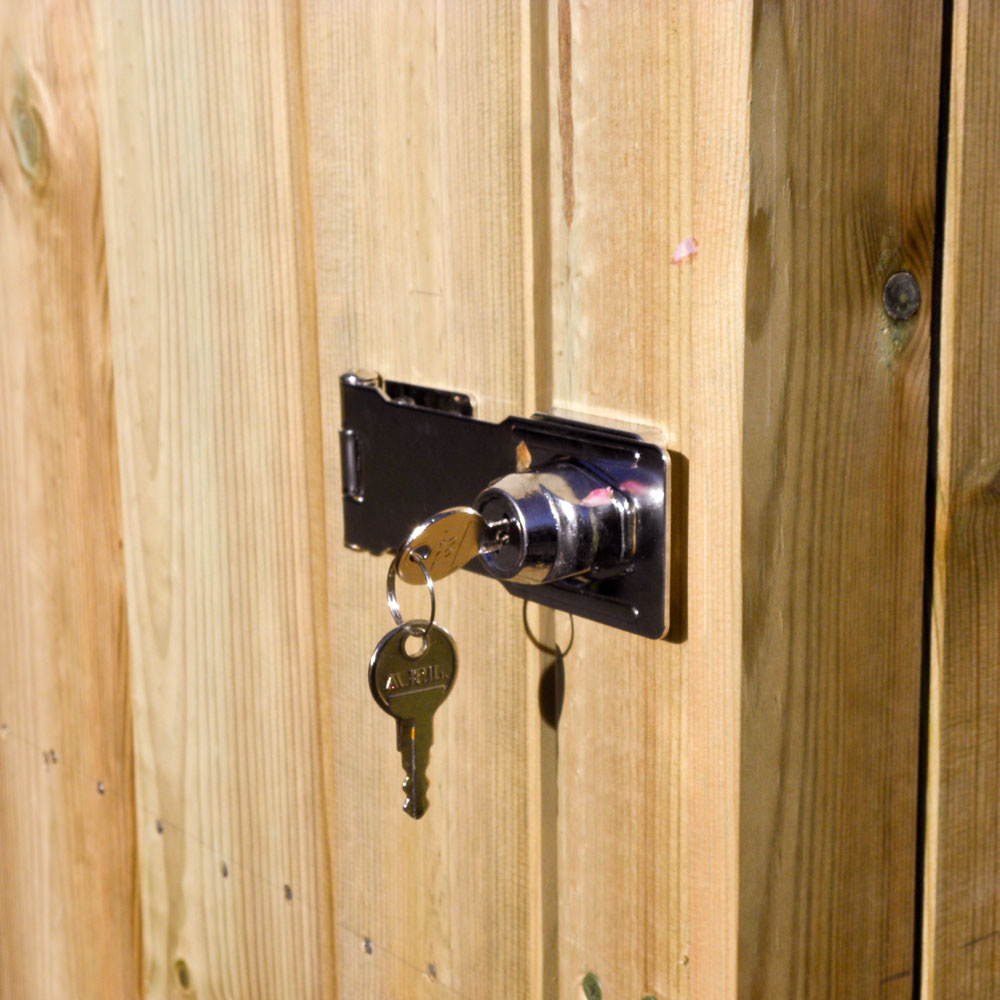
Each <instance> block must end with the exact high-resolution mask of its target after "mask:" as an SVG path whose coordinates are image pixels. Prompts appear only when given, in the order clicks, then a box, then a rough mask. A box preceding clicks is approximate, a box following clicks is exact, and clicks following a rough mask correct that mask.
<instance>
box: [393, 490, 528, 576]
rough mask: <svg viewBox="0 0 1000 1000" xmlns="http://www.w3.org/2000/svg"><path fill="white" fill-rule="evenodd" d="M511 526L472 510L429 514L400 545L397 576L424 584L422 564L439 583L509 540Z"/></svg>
mask: <svg viewBox="0 0 1000 1000" xmlns="http://www.w3.org/2000/svg"><path fill="white" fill-rule="evenodd" d="M511 527H512V522H511V521H510V520H509V519H506V518H504V519H500V520H497V521H495V522H489V521H487V520H486V519H485V518H484V517H483V515H482V514H480V513H479V511H477V510H474V509H473V508H472V507H451V508H449V509H448V510H442V511H440V512H438V513H437V514H432V515H431V516H430V517H429V518H427V520H425V521H423V522H422V523H421V524H419V525H417V527H416V528H414V529H413V531H412V532H410V535H409V537H408V538H407V539H406V541H405V542H403V545H402V553H403V557H402V558H401V559H400V560H399V563H398V572H399V576H400V578H401V579H402V580H404V581H405V582H406V583H410V584H418V583H423V582H424V579H425V574H424V572H423V570H421V568H420V565H419V564H418V561H417V560H420V562H422V563H423V565H424V567H425V568H426V570H427V573H428V574H430V577H431V579H432V580H442V579H444V577H446V576H448V575H449V574H451V573H454V572H455V570H458V569H461V568H462V567H463V566H465V565H466V564H468V563H470V562H471V561H472V560H473V559H475V558H476V556H481V555H486V554H488V553H490V552H495V551H496V550H497V549H498V548H500V547H501V546H503V545H505V544H506V543H507V541H508V539H509V533H510V530H511Z"/></svg>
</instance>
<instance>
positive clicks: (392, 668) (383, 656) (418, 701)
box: [368, 621, 458, 819]
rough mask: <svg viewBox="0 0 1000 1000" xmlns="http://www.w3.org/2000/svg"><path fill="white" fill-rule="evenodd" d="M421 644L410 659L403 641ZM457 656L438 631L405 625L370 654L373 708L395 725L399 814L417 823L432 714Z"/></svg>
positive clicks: (424, 785)
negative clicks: (377, 707) (378, 708)
mask: <svg viewBox="0 0 1000 1000" xmlns="http://www.w3.org/2000/svg"><path fill="white" fill-rule="evenodd" d="M408 638H412V640H413V641H414V642H421V641H422V648H421V649H420V650H419V651H418V652H417V653H414V654H412V655H411V654H410V653H408V652H407V651H406V640H407V639H408ZM457 671H458V656H457V654H456V652H455V643H454V641H453V640H452V638H451V636H450V635H449V634H448V633H447V632H446V631H445V630H444V629H443V628H441V626H440V625H434V624H432V623H428V622H420V621H414V622H406V623H404V624H402V625H399V626H397V627H396V628H394V629H393V630H392V631H391V632H389V633H387V634H386V635H385V636H383V637H382V640H381V641H380V642H379V644H378V645H377V646H376V647H375V652H374V653H372V658H371V663H370V665H369V669H368V685H369V687H370V688H371V692H372V695H373V696H374V698H375V700H376V701H377V702H378V703H379V705H380V706H381V707H382V709H384V710H385V711H386V712H388V713H389V715H391V716H392V717H393V718H394V719H395V720H396V745H397V747H398V749H399V752H400V754H401V755H402V758H403V770H404V771H405V772H406V777H405V778H404V779H403V791H404V792H405V793H406V801H405V802H404V803H403V810H404V811H405V812H406V814H407V815H408V816H412V817H413V818H414V819H420V817H421V816H423V814H424V813H425V812H426V810H427V764H428V761H429V760H430V754H431V743H432V742H433V739H434V727H433V720H434V712H435V711H436V710H437V707H438V706H439V705H440V704H441V702H443V701H444V700H445V698H447V697H448V694H449V692H450V691H451V687H452V684H454V683H455V674H456V673H457Z"/></svg>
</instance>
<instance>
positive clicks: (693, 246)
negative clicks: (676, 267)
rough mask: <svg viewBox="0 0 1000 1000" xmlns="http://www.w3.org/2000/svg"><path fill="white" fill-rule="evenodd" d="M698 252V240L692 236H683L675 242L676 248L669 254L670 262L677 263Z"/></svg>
mask: <svg viewBox="0 0 1000 1000" xmlns="http://www.w3.org/2000/svg"><path fill="white" fill-rule="evenodd" d="M697 252H698V241H697V240H696V239H695V238H694V237H693V236H685V237H684V239H682V240H681V241H680V243H678V244H677V249H676V250H674V252H673V253H672V254H671V255H670V263H671V264H679V263H680V262H681V261H682V260H687V259H688V257H693V256H694V255H695V254H696V253H697Z"/></svg>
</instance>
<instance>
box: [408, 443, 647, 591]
mask: <svg viewBox="0 0 1000 1000" xmlns="http://www.w3.org/2000/svg"><path fill="white" fill-rule="evenodd" d="M635 524H636V500H635V498H634V497H633V496H631V495H630V494H628V493H626V492H624V491H623V490H621V489H619V488H617V487H615V486H612V485H610V484H609V482H608V480H607V479H606V478H603V477H602V476H601V475H600V474H598V473H597V472H595V471H594V470H591V469H588V468H587V467H585V466H582V465H579V464H576V463H570V462H565V463H557V464H554V465H552V466H548V467H545V468H542V469H537V470H533V471H528V472H515V473H510V474H509V475H507V476H503V477H501V478H500V479H498V480H497V481H496V482H494V483H492V484H491V485H490V486H489V487H488V488H487V489H485V490H483V492H482V493H480V494H479V496H478V497H477V498H476V501H475V507H455V508H451V509H449V510H444V511H441V512H439V513H437V514H434V515H432V516H431V517H429V518H427V520H425V521H424V522H423V523H422V524H420V525H419V526H418V527H417V528H416V529H414V531H413V532H411V534H410V535H409V537H408V538H407V539H406V541H405V542H404V544H403V552H404V553H405V556H404V558H403V559H401V560H400V563H399V574H400V577H401V578H402V579H403V580H405V581H406V582H407V583H419V582H420V581H421V579H422V574H423V573H424V572H427V573H429V575H430V576H431V577H432V578H433V579H434V580H440V579H442V578H443V577H445V576H448V575H449V574H450V573H452V572H454V571H455V570H457V569H460V568H461V567H463V566H465V565H467V564H468V563H469V562H471V561H472V560H473V559H475V558H476V557H477V556H478V557H479V558H480V559H481V561H482V565H483V567H484V569H485V570H486V572H488V573H489V574H490V575H491V576H494V577H496V578H498V579H500V580H505V581H509V582H511V583H527V584H543V583H552V582H554V581H556V580H563V579H566V578H567V577H572V576H578V575H579V574H581V573H589V574H590V575H591V576H593V577H595V578H600V577H602V576H610V575H614V574H616V573H622V572H626V571H627V569H628V562H629V560H630V559H631V557H632V556H633V555H634V552H635V536H636V531H635ZM416 559H420V560H421V561H422V563H423V568H420V567H419V566H417V565H416V563H415V560H416Z"/></svg>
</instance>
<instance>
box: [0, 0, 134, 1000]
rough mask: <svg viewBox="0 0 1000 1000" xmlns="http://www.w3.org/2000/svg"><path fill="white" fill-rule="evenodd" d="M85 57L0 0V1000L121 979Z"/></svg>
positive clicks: (95, 190) (60, 14)
mask: <svg viewBox="0 0 1000 1000" xmlns="http://www.w3.org/2000/svg"><path fill="white" fill-rule="evenodd" d="M93 58H94V43H93V37H92V34H91V30H90V17H89V12H88V10H87V7H86V4H83V3H69V4H66V3H58V4H57V3H43V4H33V3H21V2H14V3H6V4H4V5H3V7H2V8H0V109H2V115H3V122H2V126H0V635H2V639H0V996H2V997H5V998H6V997H11V998H14V997H17V998H18V1000H50V998H51V1000H56V998H61V997H69V996H72V997H80V998H91V997H93V998H98V997H100V998H104V997H109V996H115V997H131V996H135V995H136V994H137V992H138V985H139V983H138V980H139V946H140V937H139V934H140V930H139V913H138V896H137V872H136V843H135V840H136V832H135V819H134V808H133V789H132V752H131V739H132V736H131V712H130V704H129V660H128V637H127V633H126V627H125V620H124V616H125V607H124V571H123V565H122V556H121V508H120V495H119V488H118V468H117V454H116V446H115V417H114V401H113V397H112V373H111V343H110V331H109V326H108V315H107V289H106V282H105V270H104V228H103V222H102V203H101V197H102V195H101V170H100V162H99V155H98V131H97V120H96V111H95V82H94V65H93ZM98 782H101V783H102V784H101V788H102V789H103V794H102V793H101V791H99V790H98Z"/></svg>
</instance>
